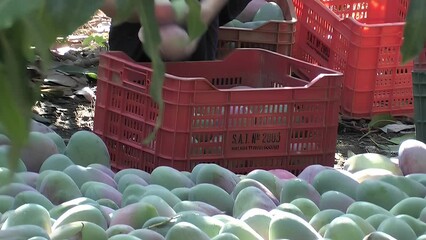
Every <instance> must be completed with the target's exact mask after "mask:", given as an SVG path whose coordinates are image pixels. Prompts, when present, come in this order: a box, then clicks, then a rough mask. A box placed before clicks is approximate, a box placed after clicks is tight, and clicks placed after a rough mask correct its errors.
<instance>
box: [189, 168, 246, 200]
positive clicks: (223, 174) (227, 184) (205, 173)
mask: <svg viewBox="0 0 426 240" xmlns="http://www.w3.org/2000/svg"><path fill="white" fill-rule="evenodd" d="M192 173H194V171H193V172H192ZM239 180H240V179H239V177H238V176H237V175H236V174H235V173H233V172H231V171H230V170H228V169H226V168H224V167H221V166H219V165H217V164H203V165H201V167H200V168H199V171H198V172H197V176H196V178H195V181H194V180H193V181H194V182H195V184H197V185H199V184H205V183H209V184H212V185H215V186H217V187H220V188H222V189H223V190H225V191H226V192H227V193H228V194H231V193H232V191H233V190H234V188H235V186H236V185H237V183H238V182H239Z"/></svg>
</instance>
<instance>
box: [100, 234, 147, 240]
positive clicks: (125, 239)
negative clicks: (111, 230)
mask: <svg viewBox="0 0 426 240" xmlns="http://www.w3.org/2000/svg"><path fill="white" fill-rule="evenodd" d="M108 240H140V238H138V237H135V236H132V235H128V234H117V235H114V236H112V237H110V238H108Z"/></svg>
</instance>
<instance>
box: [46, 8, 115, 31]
mask: <svg viewBox="0 0 426 240" xmlns="http://www.w3.org/2000/svg"><path fill="white" fill-rule="evenodd" d="M45 1H46V5H45V6H44V8H43V12H42V13H41V17H43V19H44V22H45V24H49V29H50V30H51V36H50V37H54V38H55V39H56V37H59V36H68V35H69V34H71V33H73V32H74V31H75V30H76V29H77V28H78V27H80V26H81V25H83V24H84V23H86V22H87V21H89V20H90V18H91V17H92V16H93V15H94V13H95V12H96V11H97V10H98V9H99V8H100V7H102V5H103V3H104V0H90V1H87V0H45ZM120 1H121V0H120Z"/></svg>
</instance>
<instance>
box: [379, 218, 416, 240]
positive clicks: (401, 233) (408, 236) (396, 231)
mask: <svg viewBox="0 0 426 240" xmlns="http://www.w3.org/2000/svg"><path fill="white" fill-rule="evenodd" d="M377 231H380V232H384V233H387V234H389V235H391V236H392V237H394V238H396V239H404V240H415V239H417V236H416V233H415V232H414V230H413V229H412V228H411V227H410V225H408V223H406V222H405V221H404V220H402V219H400V218H396V217H390V218H387V219H385V220H383V222H382V223H380V225H379V227H378V228H377Z"/></svg>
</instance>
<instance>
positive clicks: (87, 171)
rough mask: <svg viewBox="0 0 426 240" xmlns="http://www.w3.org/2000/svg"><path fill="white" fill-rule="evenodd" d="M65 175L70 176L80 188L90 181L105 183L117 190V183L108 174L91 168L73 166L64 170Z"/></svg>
mask: <svg viewBox="0 0 426 240" xmlns="http://www.w3.org/2000/svg"><path fill="white" fill-rule="evenodd" d="M64 173H66V174H67V175H68V176H70V177H71V178H72V179H73V180H74V182H75V183H76V184H77V186H78V187H79V188H81V186H82V185H83V184H84V183H86V182H89V181H93V182H101V183H105V184H107V185H109V186H111V187H112V188H117V183H116V182H115V180H114V179H113V178H111V177H110V176H108V175H107V174H106V173H104V172H102V171H100V170H98V169H95V168H91V167H83V166H80V165H75V164H74V165H71V166H68V167H67V168H65V169H64Z"/></svg>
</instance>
